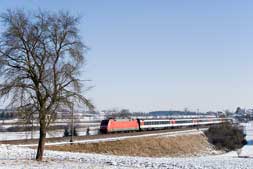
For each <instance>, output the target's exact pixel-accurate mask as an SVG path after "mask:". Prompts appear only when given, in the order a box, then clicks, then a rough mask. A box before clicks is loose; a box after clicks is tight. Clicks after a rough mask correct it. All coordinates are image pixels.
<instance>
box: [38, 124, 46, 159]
mask: <svg viewBox="0 0 253 169" xmlns="http://www.w3.org/2000/svg"><path fill="white" fill-rule="evenodd" d="M42 123H43V122H42ZM45 141H46V127H45V123H43V124H40V138H39V145H38V149H37V155H36V160H37V161H42V159H43V153H44V148H45Z"/></svg>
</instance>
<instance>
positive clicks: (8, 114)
mask: <svg viewBox="0 0 253 169" xmlns="http://www.w3.org/2000/svg"><path fill="white" fill-rule="evenodd" d="M17 117H18V115H17V113H12V112H0V120H9V119H14V118H17Z"/></svg>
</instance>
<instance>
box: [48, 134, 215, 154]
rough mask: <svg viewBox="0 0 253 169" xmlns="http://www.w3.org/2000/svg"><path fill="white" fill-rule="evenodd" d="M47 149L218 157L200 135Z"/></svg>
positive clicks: (132, 139) (175, 135)
mask: <svg viewBox="0 0 253 169" xmlns="http://www.w3.org/2000/svg"><path fill="white" fill-rule="evenodd" d="M46 148H47V149H50V150H56V151H67V152H82V153H98V154H111V155H120V156H141V157H182V156H202V155H210V154H217V151H215V150H214V148H213V146H212V145H210V144H209V143H208V140H207V138H206V136H205V135H204V134H203V132H201V131H195V132H190V133H182V134H168V135H164V134H163V135H157V136H150V137H139V138H128V139H122V140H115V141H102V142H93V143H77V144H72V145H71V144H68V145H52V146H47V147H46Z"/></svg>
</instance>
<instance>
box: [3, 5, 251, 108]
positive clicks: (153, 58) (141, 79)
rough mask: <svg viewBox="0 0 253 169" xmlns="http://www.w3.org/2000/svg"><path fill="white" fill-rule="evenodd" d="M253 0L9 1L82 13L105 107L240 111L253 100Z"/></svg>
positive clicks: (97, 98) (91, 67)
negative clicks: (236, 109)
mask: <svg viewBox="0 0 253 169" xmlns="http://www.w3.org/2000/svg"><path fill="white" fill-rule="evenodd" d="M252 7H253V1H250V0H248V1H247V0H242V1H237V0H212V1H203V0H157V1H153V0H138V1H136V0H125V1H119V0H89V1H88V0H72V1H66V0H54V1H50V0H44V1H39V0H23V1H22V0H12V1H10V0H1V6H0V12H4V11H5V10H6V9H8V8H11V9H13V8H23V9H26V10H37V9H39V8H41V9H46V10H53V11H57V10H68V11H70V12H71V13H72V14H74V15H81V16H82V20H81V23H80V30H81V35H82V38H83V41H84V42H85V44H86V45H87V46H88V47H89V48H90V50H89V51H88V52H87V55H86V58H87V64H86V68H85V71H84V72H83V74H82V78H83V79H91V80H92V82H91V83H90V84H89V85H94V86H95V87H94V88H93V89H92V90H91V91H89V92H88V93H86V94H87V95H88V96H89V97H90V98H91V99H92V101H93V102H94V104H95V106H96V107H97V108H98V109H99V110H102V109H111V108H128V109H130V110H132V111H152V110H169V109H178V110H183V109H184V108H186V107H187V108H188V109H190V110H197V109H199V110H200V111H208V110H224V109H230V110H235V108H236V107H237V106H241V107H246V108H252V103H253V66H252V65H253V64H252V63H253V10H252Z"/></svg>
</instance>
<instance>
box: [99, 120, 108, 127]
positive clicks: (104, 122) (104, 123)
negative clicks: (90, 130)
mask: <svg viewBox="0 0 253 169" xmlns="http://www.w3.org/2000/svg"><path fill="white" fill-rule="evenodd" d="M108 122H109V120H102V122H101V126H107V124H108Z"/></svg>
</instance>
